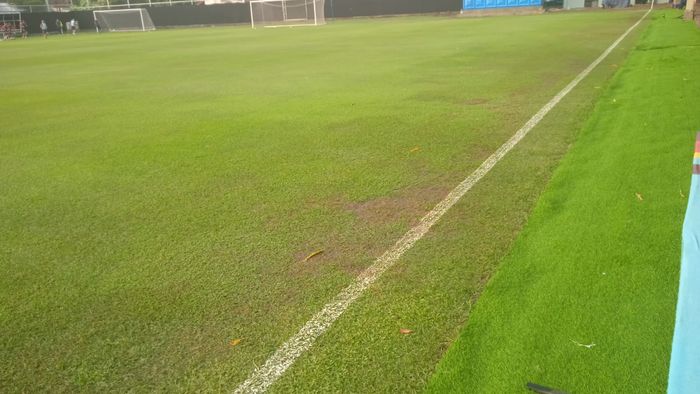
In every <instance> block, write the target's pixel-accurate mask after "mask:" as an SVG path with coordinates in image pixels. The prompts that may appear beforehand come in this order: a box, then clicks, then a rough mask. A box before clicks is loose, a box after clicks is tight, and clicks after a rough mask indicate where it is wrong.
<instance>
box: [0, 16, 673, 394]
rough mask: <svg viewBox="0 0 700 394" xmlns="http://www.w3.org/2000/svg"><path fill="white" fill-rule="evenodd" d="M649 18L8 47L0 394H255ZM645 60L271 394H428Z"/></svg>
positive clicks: (610, 63) (386, 23)
mask: <svg viewBox="0 0 700 394" xmlns="http://www.w3.org/2000/svg"><path fill="white" fill-rule="evenodd" d="M640 16H641V12H640V11H629V12H610V13H603V12H599V13H575V14H557V15H541V16H528V17H501V18H488V19H459V18H434V17H410V18H395V19H388V20H353V21H343V22H336V23H332V24H329V25H327V26H324V27H322V28H318V29H316V28H314V29H291V30H287V29H284V30H277V29H276V30H255V31H252V30H250V29H248V28H212V29H201V30H169V31H158V32H155V33H147V34H146V33H144V34H122V35H116V34H115V35H101V36H97V35H87V34H86V35H81V36H77V37H50V39H48V40H43V39H31V40H28V41H14V42H3V43H2V44H1V45H0V53H1V54H2V57H3V59H4V61H3V64H2V66H0V67H2V78H0V91H2V93H3V108H2V115H1V119H2V125H3V126H2V129H0V184H2V187H1V188H0V223H1V225H0V391H3V392H26V391H52V392H53V391H66V392H72V391H127V390H129V391H137V392H145V391H154V390H162V391H195V390H201V391H223V390H231V389H233V388H234V387H235V386H236V385H237V384H239V383H240V382H241V381H243V380H244V379H245V378H246V376H247V375H248V374H249V373H250V372H251V371H252V370H253V368H254V367H255V366H256V365H260V364H262V363H263V362H264V361H265V359H266V358H267V357H268V356H269V355H270V354H271V353H272V352H273V351H274V350H275V349H276V348H277V347H278V346H279V345H280V344H281V343H282V342H284V341H285V340H286V339H287V338H288V337H289V336H291V335H292V334H293V333H295V332H296V331H297V330H298V329H299V327H301V326H302V325H303V324H304V322H305V321H307V320H308V319H309V317H311V316H312V315H313V314H314V313H315V312H316V311H317V310H318V309H320V307H321V306H322V305H323V304H325V303H326V302H327V301H328V300H329V299H330V298H331V297H332V296H334V295H335V294H336V293H337V292H338V291H339V290H340V289H342V288H343V287H344V286H346V285H347V284H348V283H350V282H351V281H352V280H353V278H354V277H355V276H356V275H357V273H358V272H360V271H361V270H362V269H363V268H364V267H366V266H368V265H369V264H370V263H371V262H372V261H373V260H374V258H376V256H378V255H379V254H380V253H382V252H383V251H384V250H385V249H386V248H387V247H389V246H390V245H391V244H393V243H394V242H395V241H396V239H397V238H398V237H399V236H401V235H402V234H403V233H404V232H405V231H406V230H407V229H408V228H409V227H410V226H411V225H412V224H414V223H415V221H416V220H417V219H418V218H420V217H421V216H422V215H423V214H424V213H425V212H427V211H428V210H429V209H431V208H432V206H433V205H434V204H435V203H436V202H437V201H439V200H440V199H442V198H443V197H444V195H445V194H446V193H447V192H448V191H449V190H450V189H451V188H452V187H454V186H455V185H456V184H457V183H458V182H459V181H461V180H462V179H463V178H464V177H465V176H466V175H467V174H468V173H469V172H471V171H472V170H473V169H474V168H476V167H477V166H478V165H479V164H480V163H481V161H483V160H484V159H485V158H486V157H487V156H488V155H489V154H491V153H492V152H493V151H494V150H495V149H496V148H497V147H498V146H500V145H501V144H502V143H503V142H504V141H505V140H506V139H507V138H508V137H510V135H512V134H513V132H514V131H515V130H516V129H517V128H519V127H520V126H521V125H522V124H523V123H524V122H525V121H526V120H527V119H528V118H529V117H530V116H531V115H532V114H533V113H534V112H535V111H537V110H538V109H539V107H541V106H542V105H543V104H544V103H545V102H547V101H548V100H549V99H550V98H551V97H552V96H553V95H554V94H555V93H556V92H557V91H558V90H559V89H561V88H562V87H563V86H564V85H565V84H567V83H568V82H569V81H570V80H571V79H572V78H573V77H574V76H575V75H576V74H577V73H578V72H580V71H581V70H582V69H583V68H585V67H586V66H587V65H588V64H589V63H590V62H591V61H592V60H593V59H595V58H596V57H597V56H598V55H599V54H600V53H601V52H602V51H603V50H604V49H605V48H606V47H607V46H608V45H610V43H611V42H612V41H613V40H614V39H615V38H617V37H618V36H619V35H620V34H621V33H622V32H623V31H625V30H626V29H627V28H628V27H629V26H630V25H631V24H632V23H633V22H634V21H636V20H637V19H638V18H639V17H640ZM643 26H644V25H643ZM643 26H642V27H643ZM635 39H636V33H634V34H633V35H632V36H631V37H629V38H628V39H627V40H626V41H625V42H623V44H622V45H621V47H620V48H618V50H616V51H615V52H614V53H613V54H612V55H611V57H610V58H608V60H607V61H606V62H604V63H603V64H602V65H601V66H600V67H599V68H598V69H597V70H596V71H595V72H594V73H593V74H591V76H590V77H589V78H588V79H587V80H586V81H584V83H582V84H581V85H580V86H579V87H578V88H577V89H576V90H575V91H574V92H573V93H572V94H571V95H570V96H569V97H568V98H567V99H565V100H564V101H563V102H562V103H561V104H560V105H559V107H557V109H555V110H554V111H553V112H552V113H551V114H550V115H549V116H548V117H547V118H546V119H545V121H544V122H543V123H542V124H540V126H538V128H537V129H536V130H534V131H533V133H532V134H531V135H530V136H528V138H527V139H526V140H525V141H523V143H522V144H521V145H520V146H519V147H518V148H517V149H516V150H515V151H514V152H513V153H512V154H511V155H510V156H508V157H507V158H506V159H505V160H504V161H503V162H502V164H500V165H499V167H497V168H496V169H494V171H493V172H492V173H491V174H490V175H489V176H487V177H486V178H485V179H484V180H483V181H482V182H481V183H480V184H479V185H477V187H475V188H474V189H473V190H472V191H471V192H470V194H469V195H468V196H467V197H465V199H464V200H462V201H461V202H460V203H459V204H458V205H457V206H455V208H454V209H453V210H452V211H451V212H450V213H448V215H447V216H446V217H445V218H444V220H443V221H442V222H441V223H439V224H438V225H437V226H436V227H435V229H434V231H432V232H431V233H430V234H429V235H428V236H427V237H426V238H425V239H424V240H423V241H421V242H420V243H419V244H418V245H417V246H416V247H415V248H414V249H413V250H411V251H410V252H409V253H408V254H407V255H406V256H405V258H404V259H403V260H402V261H401V262H400V264H399V265H398V266H397V267H395V268H394V269H392V270H391V271H390V272H389V273H388V274H387V275H386V276H385V277H384V278H383V279H382V280H381V281H380V282H379V283H378V284H376V285H375V286H374V287H373V288H372V289H371V290H370V293H371V294H366V295H365V296H364V297H363V298H362V299H361V300H360V301H359V302H358V303H357V304H356V305H354V306H353V307H352V308H351V310H349V311H348V312H347V313H346V315H344V316H343V317H342V318H341V319H340V320H339V321H338V322H337V324H336V325H335V326H334V327H333V328H332V329H331V330H330V331H329V332H327V333H326V335H324V336H323V337H322V338H321V339H320V340H319V341H318V343H316V345H315V346H314V348H313V349H312V351H311V352H309V353H308V354H306V355H304V356H302V358H301V359H300V360H299V361H298V362H297V364H295V365H294V367H292V369H291V370H290V371H289V373H288V374H287V375H285V376H284V377H283V378H282V380H281V381H279V382H278V384H277V385H275V386H273V391H274V390H279V391H302V390H307V391H310V390H313V391H339V390H341V389H342V390H347V391H416V390H420V389H421V388H422V387H424V385H425V384H426V381H427V380H428V379H429V377H430V375H431V373H432V371H433V370H434V367H435V364H436V362H437V361H438V360H439V359H440V358H441V356H442V354H443V352H444V351H445V349H446V347H447V345H448V344H449V343H450V342H451V341H452V340H453V339H454V338H455V337H456V336H457V333H458V330H459V328H460V327H461V326H462V324H463V323H464V321H465V320H466V318H467V316H468V314H469V311H470V306H471V303H472V302H473V301H474V300H475V299H476V296H477V295H478V293H479V291H480V290H481V289H482V287H483V285H484V282H485V280H486V279H487V278H488V277H489V276H490V275H491V273H492V272H493V271H494V269H495V267H496V266H497V264H498V262H499V261H500V259H501V258H502V257H503V256H504V255H505V254H506V253H507V251H508V250H509V248H510V245H511V243H512V242H513V240H514V239H515V237H516V236H517V234H518V232H519V231H520V229H521V228H522V226H523V225H524V223H525V221H526V219H527V217H528V214H529V212H530V210H531V208H532V206H533V204H534V202H535V201H536V199H537V197H538V196H539V193H540V192H541V191H542V189H543V188H544V186H545V185H546V183H547V181H548V179H549V177H550V176H551V173H552V171H553V170H554V168H555V167H556V166H557V163H558V161H559V159H560V158H561V157H562V155H563V154H564V153H565V152H566V151H567V149H568V147H569V144H570V143H571V142H572V141H573V137H574V136H575V135H576V132H577V130H578V129H579V128H580V127H581V125H582V123H583V121H584V119H585V118H586V117H587V115H588V113H589V111H590V109H591V108H592V105H593V103H594V102H595V100H596V98H597V97H598V96H599V94H600V93H601V92H602V91H603V89H604V87H605V86H606V84H607V81H608V79H609V78H610V76H611V75H612V74H613V73H614V72H615V71H616V70H617V67H618V65H619V64H621V62H622V61H623V59H624V58H625V56H626V53H627V51H628V50H629V49H630V47H631V46H632V45H633V43H634V41H635ZM680 186H682V185H679V187H680ZM316 250H323V253H322V254H320V255H319V256H317V257H315V258H312V259H310V260H309V261H306V262H304V261H303V259H304V257H305V256H307V255H308V254H310V253H312V252H314V251H316ZM400 328H409V329H411V330H413V331H414V332H413V333H412V334H410V335H401V334H399V329H400ZM236 339H240V342H239V343H238V344H237V345H235V346H232V345H231V343H232V342H231V341H232V340H236ZM236 342H237V341H236Z"/></svg>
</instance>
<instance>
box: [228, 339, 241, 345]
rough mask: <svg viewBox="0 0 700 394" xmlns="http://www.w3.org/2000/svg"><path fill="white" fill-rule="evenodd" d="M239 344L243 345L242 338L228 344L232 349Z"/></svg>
mask: <svg viewBox="0 0 700 394" xmlns="http://www.w3.org/2000/svg"><path fill="white" fill-rule="evenodd" d="M239 343H241V338H236V339H232V340H231V342H229V343H228V344H229V345H231V347H234V346H236V345H238V344H239Z"/></svg>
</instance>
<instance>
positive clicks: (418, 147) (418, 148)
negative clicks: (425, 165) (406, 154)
mask: <svg viewBox="0 0 700 394" xmlns="http://www.w3.org/2000/svg"><path fill="white" fill-rule="evenodd" d="M419 150H420V146H416V147H415V148H413V149H411V153H416V152H418V151H419Z"/></svg>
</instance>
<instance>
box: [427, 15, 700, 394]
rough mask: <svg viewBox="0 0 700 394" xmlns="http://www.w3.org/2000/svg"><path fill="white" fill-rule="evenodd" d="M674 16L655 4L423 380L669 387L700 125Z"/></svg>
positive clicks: (482, 385) (688, 39) (507, 385)
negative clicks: (463, 322)
mask: <svg viewBox="0 0 700 394" xmlns="http://www.w3.org/2000/svg"><path fill="white" fill-rule="evenodd" d="M679 15H680V12H678V11H665V12H661V13H656V14H653V16H654V21H653V23H652V24H651V25H650V26H649V28H648V29H647V30H646V31H645V32H644V34H643V36H642V37H641V39H640V41H639V43H638V45H637V46H636V47H635V48H634V50H633V51H632V52H631V54H630V56H629V58H628V59H627V61H626V62H625V64H624V66H623V67H622V68H621V69H620V71H619V72H618V73H617V74H616V76H615V77H614V80H613V81H612V83H611V85H610V87H609V88H608V89H607V90H606V91H605V93H604V94H603V95H602V97H601V99H600V100H599V102H598V104H597V105H596V108H595V111H594V113H593V114H592V116H591V118H590V119H589V120H588V121H587V122H586V126H585V127H584V128H583V130H582V131H581V133H580V135H579V136H578V138H577V141H576V143H575V145H574V148H573V149H572V151H571V152H570V154H569V155H568V156H567V157H566V159H564V161H563V162H562V164H561V167H559V168H558V169H557V170H556V172H555V174H554V177H553V179H552V181H551V183H550V185H549V186H548V187H547V190H546V191H545V192H544V194H543V196H542V198H541V200H540V201H539V202H538V204H537V207H536V208H535V210H534V212H533V214H532V216H531V217H530V219H529V220H528V224H527V226H526V227H525V229H524V230H523V232H522V234H521V235H520V236H519V238H518V240H517V242H516V244H515V245H514V248H513V250H512V252H511V253H509V255H508V256H507V257H506V258H505V259H504V260H503V261H502V263H501V264H500V268H499V271H498V272H497V273H496V274H495V275H494V277H493V279H492V280H491V281H490V282H489V284H488V286H487V287H486V290H485V291H484V293H483V295H482V297H481V298H480V299H479V302H478V304H477V305H476V307H475V309H474V311H473V313H472V314H471V316H470V318H469V322H468V323H467V326H466V327H465V329H464V331H463V332H462V333H461V335H460V337H459V340H458V341H457V342H456V343H455V344H454V345H453V346H452V347H451V348H450V350H449V351H448V352H447V354H446V356H445V358H444V359H443V360H442V361H441V363H440V364H439V366H438V368H437V372H436V374H435V375H434V377H433V379H432V380H431V382H430V384H429V387H428V388H429V389H428V390H427V391H428V392H448V391H449V392H460V393H464V392H469V393H477V392H478V393H505V392H509V393H515V392H526V391H527V390H525V388H524V386H525V383H526V382H528V381H533V382H537V383H540V384H544V385H547V386H552V387H555V388H558V389H560V390H563V391H566V392H571V393H631V392H634V393H659V392H664V391H665V389H666V380H667V376H668V363H669V359H670V350H671V337H672V333H673V322H674V307H675V300H676V291H677V281H678V271H679V264H680V239H681V227H682V221H683V214H684V211H685V206H686V204H687V195H688V188H689V185H690V164H691V162H692V151H693V141H694V135H695V132H696V131H698V130H699V129H700V113H698V112H697V111H692V110H690V111H689V109H690V103H691V101H693V100H696V96H697V92H698V90H699V89H700V80H699V79H698V75H697V64H698V62H700V52H699V51H698V47H700V31H698V30H697V29H696V27H695V26H694V25H692V24H690V23H685V22H683V21H681V20H680V19H678V16H679ZM637 194H639V197H638V196H637ZM572 341H577V342H579V343H584V344H590V343H595V344H596V345H595V346H594V347H592V348H590V349H587V348H584V347H579V346H577V345H576V344H574V343H573V342H572Z"/></svg>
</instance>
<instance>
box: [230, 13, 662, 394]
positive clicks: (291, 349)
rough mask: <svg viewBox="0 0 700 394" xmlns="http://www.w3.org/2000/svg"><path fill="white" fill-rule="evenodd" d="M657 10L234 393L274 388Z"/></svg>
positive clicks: (595, 62) (574, 81)
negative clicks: (454, 206)
mask: <svg viewBox="0 0 700 394" xmlns="http://www.w3.org/2000/svg"><path fill="white" fill-rule="evenodd" d="M653 8H654V3H653V1H652V4H651V6H650V7H649V10H648V11H647V12H646V13H645V14H644V15H642V17H641V18H640V19H639V20H638V21H637V23H635V24H634V25H632V27H630V28H629V29H627V31H625V32H624V33H623V34H622V35H621V36H620V37H619V38H618V39H617V40H615V42H613V43H612V45H610V47H608V49H606V50H605V52H603V54H602V55H600V56H599V57H598V58H597V59H596V60H595V61H593V63H591V64H590V65H589V66H588V67H586V69H585V70H583V71H581V73H580V74H578V75H577V76H576V78H574V80H573V81H571V82H570V83H569V84H568V85H566V87H564V89H562V90H561V91H560V92H559V93H557V95H556V96H554V98H552V99H551V100H550V101H549V102H548V103H547V104H545V105H544V107H542V108H541V109H540V110H539V111H538V112H537V113H536V114H535V115H534V116H533V117H532V118H530V120H528V121H527V123H525V125H524V126H523V127H521V128H520V129H519V130H518V131H517V132H516V133H515V134H514V135H513V136H512V137H510V139H509V140H508V141H506V143H504V144H503V145H501V147H500V148H498V149H497V150H496V152H494V153H493V154H491V156H489V157H488V158H487V159H486V161H484V162H483V163H481V165H480V166H479V168H477V169H476V170H475V171H474V172H473V173H472V174H471V175H469V176H468V177H467V178H466V179H465V180H463V181H462V182H461V183H460V184H459V185H457V187H455V188H454V189H453V190H452V191H451V192H450V193H449V194H448V195H447V197H445V199H444V200H442V201H440V202H439V203H438V204H437V205H436V206H435V208H433V209H432V210H431V211H430V212H428V213H427V214H426V215H425V216H424V217H423V218H422V219H421V220H420V222H419V223H418V224H417V225H416V226H415V227H413V228H412V229H410V230H408V232H407V233H406V234H404V235H403V237H401V239H399V240H398V241H396V243H395V244H394V246H393V247H391V249H389V250H387V251H386V252H384V254H382V255H381V256H380V257H379V258H378V259H377V260H376V261H375V262H374V263H373V264H372V265H371V266H369V267H368V268H367V269H365V270H364V271H363V272H362V273H361V274H360V275H359V276H358V277H357V278H356V279H355V281H353V283H352V284H350V285H349V286H348V287H346V288H345V289H344V290H343V291H341V292H340V293H339V294H338V295H337V296H335V298H334V299H333V301H331V302H329V303H328V304H326V305H325V306H324V307H323V309H321V311H319V312H318V313H316V314H315V315H314V316H313V317H312V318H311V320H309V321H308V322H307V323H306V324H305V325H304V326H303V327H302V328H301V329H300V330H299V332H297V333H296V334H295V335H294V336H293V337H291V338H289V340H287V342H285V343H284V344H282V346H281V347H280V348H279V349H277V351H275V353H274V354H273V355H272V356H271V357H270V358H269V359H267V361H266V362H265V364H264V365H263V366H262V367H260V368H256V369H255V370H254V371H253V372H252V373H251V374H250V376H249V377H248V379H246V381H245V382H243V383H241V385H240V386H238V388H236V390H235V391H234V393H235V394H243V393H262V392H265V390H267V388H268V387H270V385H272V384H273V383H274V382H275V381H276V380H277V379H279V377H280V376H282V375H283V374H284V372H285V371H286V370H287V368H289V367H290V366H291V365H292V364H293V363H294V361H295V360H296V359H297V358H298V357H299V356H300V355H302V354H303V353H304V352H306V351H307V350H309V348H311V346H312V345H313V343H314V341H315V340H316V338H318V337H319V336H320V335H321V334H323V333H324V332H325V331H326V330H327V329H328V328H329V327H330V326H331V325H332V324H333V322H335V320H336V319H337V318H338V317H340V315H342V314H343V312H345V310H346V309H348V307H349V306H350V305H351V304H352V303H353V302H354V301H355V300H357V298H358V297H360V295H361V294H362V292H364V291H365V290H367V288H368V287H369V286H370V285H371V284H372V283H374V282H375V281H376V280H377V279H379V278H380V277H381V276H382V274H383V273H384V272H385V271H386V270H387V269H389V268H390V267H391V266H393V265H394V264H395V263H396V261H397V260H398V259H399V258H400V257H401V256H402V255H403V254H404V252H406V251H407V250H408V249H410V248H411V247H412V246H413V245H414V244H415V243H416V241H418V240H419V239H421V238H423V236H424V235H425V234H426V233H427V232H428V230H430V228H431V227H432V226H433V225H434V224H435V223H437V221H438V220H440V218H441V217H442V216H443V215H444V214H445V212H447V211H448V210H449V209H450V208H451V207H452V206H453V205H455V203H457V201H459V199H460V198H462V196H464V194H466V193H467V192H468V191H469V189H471V188H472V186H474V185H475V184H476V183H477V182H479V180H480V179H481V178H483V177H484V175H486V174H487V173H488V172H489V171H490V170H491V169H492V168H493V167H494V166H495V165H496V163H498V162H499V161H500V160H501V159H502V158H503V157H504V156H505V155H506V154H507V153H508V152H510V150H511V149H513V147H515V145H517V144H518V142H520V140H522V139H523V138H524V137H525V136H526V135H527V133H529V132H530V130H532V129H533V128H534V127H535V126H536V125H537V124H538V123H539V122H540V120H542V118H544V116H545V115H546V114H547V113H548V112H549V111H550V110H551V109H552V108H554V106H556V105H557V104H558V103H559V101H561V99H562V98H564V96H566V95H567V94H568V93H569V92H570V91H571V90H572V89H573V88H574V87H576V85H578V83H579V82H581V80H582V79H583V78H585V77H586V76H587V75H588V74H589V73H590V72H591V71H592V70H593V69H594V68H595V67H596V66H597V65H598V64H600V62H602V61H603V60H604V59H605V58H606V57H607V56H608V55H609V54H610V52H612V51H613V49H615V47H617V45H618V44H619V43H620V42H621V41H622V40H623V39H624V38H625V37H627V35H628V34H629V33H630V32H631V31H632V30H633V29H634V28H635V27H637V26H638V25H639V24H640V23H641V22H642V20H644V18H646V16H647V15H649V13H650V12H651V10H652V9H653Z"/></svg>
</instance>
